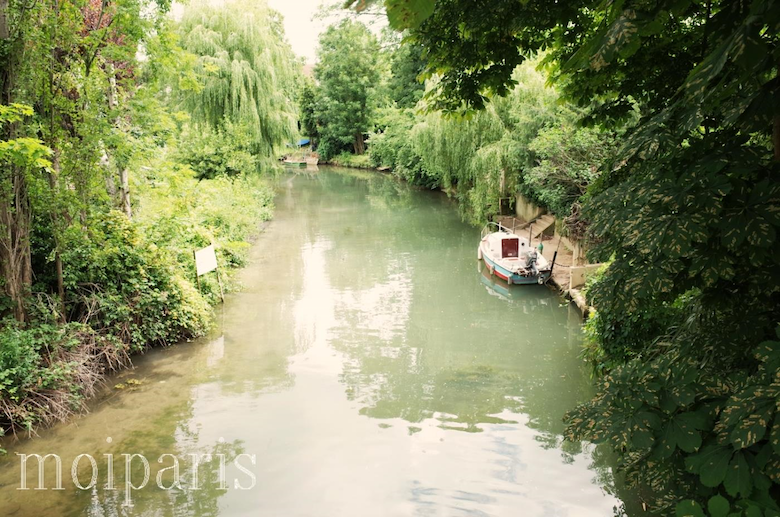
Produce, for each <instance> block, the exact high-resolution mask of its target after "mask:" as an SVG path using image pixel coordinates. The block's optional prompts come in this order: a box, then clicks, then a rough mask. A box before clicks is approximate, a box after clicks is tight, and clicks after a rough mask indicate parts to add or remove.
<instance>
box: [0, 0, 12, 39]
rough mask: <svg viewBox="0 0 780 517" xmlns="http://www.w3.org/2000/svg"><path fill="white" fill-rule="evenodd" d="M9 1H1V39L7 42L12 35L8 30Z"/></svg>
mask: <svg viewBox="0 0 780 517" xmlns="http://www.w3.org/2000/svg"><path fill="white" fill-rule="evenodd" d="M8 4H9V2H8V0H0V39H3V40H7V39H8V38H9V37H10V36H11V33H10V31H9V30H8Z"/></svg>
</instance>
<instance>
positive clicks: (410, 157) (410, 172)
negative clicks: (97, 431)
mask: <svg viewBox="0 0 780 517" xmlns="http://www.w3.org/2000/svg"><path fill="white" fill-rule="evenodd" d="M414 123H415V118H414V111H413V110H411V109H406V110H400V109H395V108H388V109H386V110H384V113H383V116H382V118H381V123H380V125H381V126H382V127H383V129H382V130H381V131H377V132H375V133H373V134H372V135H371V137H370V138H369V141H368V144H369V146H368V154H369V156H370V157H371V162H372V163H373V164H374V166H376V167H390V169H391V170H392V172H393V174H394V175H396V176H398V177H399V178H402V179H404V180H405V181H407V182H409V183H410V184H411V185H419V186H421V187H425V188H430V189H435V188H439V186H440V183H439V178H438V177H436V176H435V175H433V174H431V173H430V172H428V170H427V169H426V168H425V166H424V165H423V161H422V157H421V156H420V155H419V153H418V152H417V150H416V149H415V146H414V145H413V142H412V134H411V132H412V127H413V126H414Z"/></svg>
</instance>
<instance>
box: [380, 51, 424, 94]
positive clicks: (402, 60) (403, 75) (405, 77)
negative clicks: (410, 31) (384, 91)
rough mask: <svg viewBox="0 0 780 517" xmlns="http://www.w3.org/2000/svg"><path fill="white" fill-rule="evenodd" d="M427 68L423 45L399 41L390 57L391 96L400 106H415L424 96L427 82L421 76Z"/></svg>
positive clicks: (389, 87) (389, 85) (389, 88)
mask: <svg viewBox="0 0 780 517" xmlns="http://www.w3.org/2000/svg"><path fill="white" fill-rule="evenodd" d="M424 69H425V61H424V60H423V59H422V47H421V46H420V45H415V44H412V43H403V42H401V43H399V44H398V46H397V48H395V49H394V51H393V53H392V55H391V57H390V78H389V79H388V85H387V86H388V90H389V93H390V97H391V98H392V99H393V100H394V101H395V103H396V105H397V106H398V107H399V108H413V107H414V106H415V105H416V104H417V102H418V101H419V100H420V99H421V98H422V95H423V92H424V91H425V84H423V82H422V81H420V80H419V76H420V75H421V74H422V72H423V70H424Z"/></svg>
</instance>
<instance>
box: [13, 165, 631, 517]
mask: <svg viewBox="0 0 780 517" xmlns="http://www.w3.org/2000/svg"><path fill="white" fill-rule="evenodd" d="M275 204H276V211H275V219H274V221H273V222H272V223H271V224H270V225H269V226H268V227H267V229H266V230H265V232H264V233H262V234H261V235H260V237H259V238H258V239H257V241H256V243H255V245H254V246H253V247H252V250H251V263H250V265H249V266H248V267H247V268H246V269H245V270H243V271H242V272H241V274H240V280H241V283H242V285H243V290H242V291H240V292H238V293H236V294H231V295H229V296H228V297H227V299H226V301H225V304H224V306H222V307H219V308H218V309H217V310H218V312H217V315H216V320H217V324H216V326H215V329H214V330H213V332H212V333H211V334H210V335H209V336H208V337H207V338H204V339H200V340H197V341H194V342H192V343H182V344H179V345H176V346H172V347H170V348H167V349H160V350H152V351H150V352H149V353H147V354H146V355H144V356H142V357H139V358H137V359H136V360H135V363H136V368H135V369H133V370H129V371H126V372H123V373H121V374H120V375H118V376H116V377H114V378H112V379H111V380H110V383H111V386H113V385H119V388H112V389H110V390H107V393H106V395H105V396H104V397H102V399H101V400H99V401H97V402H96V403H95V404H94V405H93V408H92V411H91V412H90V413H89V414H88V415H85V416H83V417H79V418H76V419H74V420H73V421H72V422H71V423H69V424H67V425H59V426H56V427H54V428H52V429H49V430H45V431H42V432H41V433H40V436H39V437H38V438H36V439H34V440H23V441H20V442H18V443H15V444H7V445H6V446H7V448H8V454H7V455H6V456H5V457H2V458H0V508H1V510H0V514H2V515H3V516H27V515H32V516H36V517H44V516H61V515H64V516H76V515H79V516H80V515H86V516H91V517H98V516H100V517H102V516H117V515H134V516H174V515H176V516H184V515H187V516H190V515H192V516H245V515H246V516H249V515H252V516H257V515H262V516H273V517H277V516H278V517H292V516H312V517H325V516H333V517H351V516H360V517H369V516H407V515H408V516H411V515H420V516H461V515H463V516H518V515H522V516H552V515H555V516H572V517H574V516H576V517H589V516H599V517H603V516H610V515H613V508H614V507H616V506H620V501H619V499H617V497H616V496H615V495H614V492H615V490H614V487H613V486H612V485H613V483H612V481H611V471H610V468H609V466H608V462H607V461H606V459H605V458H603V453H602V452H601V451H600V450H599V449H597V448H595V447H593V446H592V445H588V444H579V443H576V444H573V443H568V442H564V441H563V438H562V431H563V423H562V420H561V419H562V417H563V415H564V414H565V412H566V411H567V410H568V409H570V408H572V407H573V406H574V405H576V404H577V403H578V402H581V401H583V400H585V399H587V397H588V396H589V395H590V394H591V393H592V388H591V384H592V382H591V380H590V379H589V377H588V372H587V369H586V367H585V365H584V364H583V362H582V360H581V359H580V358H579V353H580V346H581V331H580V326H581V322H580V320H579V317H578V315H577V313H576V311H574V310H572V309H571V308H570V307H569V306H568V305H567V304H565V303H563V301H562V300H561V299H560V298H559V296H558V295H557V294H556V293H554V292H553V291H552V290H550V289H548V288H546V287H544V286H538V285H532V286H520V287H513V288H512V289H511V290H508V289H506V286H505V285H501V284H494V283H493V282H492V281H491V279H490V277H489V275H486V274H484V272H480V270H479V268H478V263H477V260H476V254H477V253H476V249H477V243H478V239H479V229H475V228H472V227H469V226H467V225H465V224H463V223H462V222H461V221H460V219H459V217H458V214H457V208H456V206H455V205H454V204H453V203H452V202H451V201H450V200H448V199H447V198H446V197H445V196H443V195H442V194H440V193H436V192H425V191H418V190H414V189H411V188H409V187H408V186H406V185H405V184H403V183H400V182H397V181H394V180H393V179H392V178H390V177H388V176H384V175H380V174H376V173H368V172H366V173H363V172H355V171H347V170H340V169H335V168H327V167H320V168H319V172H307V171H306V170H305V169H302V170H301V171H295V172H292V171H291V172H288V173H287V174H286V175H284V176H283V177H281V178H280V179H279V184H278V194H277V197H276V201H275ZM120 388H121V389H120ZM34 453H35V454H40V455H41V456H43V455H45V454H56V455H57V456H58V457H59V459H61V463H62V465H61V470H62V487H63V489H62V490H51V488H52V487H54V486H55V485H56V481H57V480H56V479H55V478H56V475H55V470H56V458H54V457H53V456H52V457H50V458H49V459H47V460H46V463H45V465H46V470H45V474H44V477H45V480H44V481H45V483H46V488H47V490H33V489H30V488H35V487H37V483H38V481H37V474H38V472H37V461H36V460H35V459H34V458H32V459H28V464H27V469H28V472H27V477H26V482H27V484H28V486H27V488H28V490H19V488H20V484H21V479H20V477H21V474H20V469H21V466H20V463H21V460H20V456H18V454H34ZM79 455H84V456H81V457H80V458H78V457H79ZM86 455H89V457H88V456H86ZM123 455H126V456H123ZM129 455H137V456H129ZM164 455H165V456H164ZM91 458H94V460H95V466H94V467H93V466H91V465H90V459H91ZM74 459H78V470H77V473H78V481H79V483H80V484H81V485H82V486H88V485H89V484H90V481H91V479H90V476H91V474H92V473H93V472H94V473H95V475H96V483H95V486H94V487H93V488H91V489H87V490H79V489H77V488H76V487H75V486H74V480H73V479H72V476H71V466H72V464H73V461H74ZM144 459H146V460H147V461H148V463H149V467H148V471H146V470H147V469H146V466H145V465H144V463H143V460H144ZM158 459H161V460H162V461H158ZM109 461H111V462H113V467H112V468H111V469H109V465H108V463H109ZM176 463H178V465H179V470H178V471H176V470H175V469H174V468H173V465H174V464H176ZM109 471H111V472H112V473H113V475H112V477H113V479H109ZM145 471H146V472H145ZM145 474H148V476H149V479H148V482H147V486H146V487H145V488H143V489H138V490H132V489H129V488H128V487H127V485H126V484H125V482H126V481H127V477H128V475H129V477H130V482H131V483H133V485H134V486H138V487H140V486H141V485H142V484H143V481H144V477H145ZM158 484H159V485H161V486H163V487H165V488H160V487H159V486H158ZM112 485H113V488H114V489H113V490H112V489H111V486H112ZM130 504H132V506H129V505H130Z"/></svg>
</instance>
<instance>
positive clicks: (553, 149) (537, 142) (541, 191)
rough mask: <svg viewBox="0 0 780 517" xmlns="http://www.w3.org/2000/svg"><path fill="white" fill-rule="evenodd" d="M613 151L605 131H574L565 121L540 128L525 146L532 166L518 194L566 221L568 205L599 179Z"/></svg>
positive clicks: (607, 133) (613, 145)
mask: <svg viewBox="0 0 780 517" xmlns="http://www.w3.org/2000/svg"><path fill="white" fill-rule="evenodd" d="M614 148H615V140H614V137H613V135H612V134H611V133H610V132H608V131H603V130H601V129H596V128H578V127H576V126H575V125H574V124H573V123H572V122H569V121H565V122H564V123H563V124H561V125H559V126H553V127H548V128H544V129H542V130H541V131H539V134H538V135H537V136H536V138H534V139H533V141H531V143H530V145H529V150H530V151H531V152H532V153H534V154H535V155H536V160H535V161H536V164H535V165H534V166H533V167H531V168H529V169H528V170H527V171H526V173H525V174H524V175H523V183H522V187H521V191H522V192H524V193H525V194H526V195H528V196H529V197H532V198H533V199H535V200H537V201H538V202H539V204H541V205H542V206H545V207H547V208H548V209H549V210H550V211H551V212H552V213H554V214H556V215H558V216H561V217H566V216H568V215H569V213H570V211H571V206H572V204H573V203H575V202H576V201H578V200H579V199H580V198H581V197H582V196H584V195H585V194H586V192H587V189H588V186H589V185H590V184H591V183H593V181H595V180H596V179H597V178H598V177H599V175H600V172H601V171H600V168H601V164H602V163H604V162H605V161H606V160H607V159H608V158H609V157H610V156H611V154H612V153H613V152H614Z"/></svg>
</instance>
